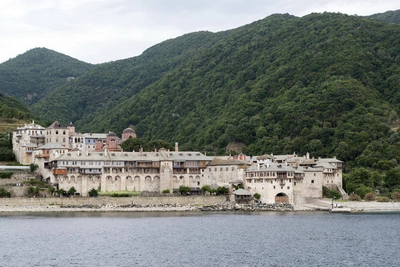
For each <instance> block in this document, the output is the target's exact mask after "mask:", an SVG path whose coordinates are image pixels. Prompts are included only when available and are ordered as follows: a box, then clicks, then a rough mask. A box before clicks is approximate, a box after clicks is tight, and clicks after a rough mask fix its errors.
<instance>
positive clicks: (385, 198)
mask: <svg viewBox="0 0 400 267" xmlns="http://www.w3.org/2000/svg"><path fill="white" fill-rule="evenodd" d="M376 201H378V202H389V198H388V197H377V198H376Z"/></svg>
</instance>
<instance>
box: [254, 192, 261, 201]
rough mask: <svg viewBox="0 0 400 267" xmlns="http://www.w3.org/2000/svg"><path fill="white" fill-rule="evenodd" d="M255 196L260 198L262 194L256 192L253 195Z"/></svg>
mask: <svg viewBox="0 0 400 267" xmlns="http://www.w3.org/2000/svg"><path fill="white" fill-rule="evenodd" d="M253 197H254V198H255V199H257V200H259V199H260V197H261V195H260V194H259V193H255V194H254V195H253Z"/></svg>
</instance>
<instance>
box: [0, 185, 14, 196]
mask: <svg viewBox="0 0 400 267" xmlns="http://www.w3.org/2000/svg"><path fill="white" fill-rule="evenodd" d="M6 197H7V198H9V197H11V193H10V192H8V191H7V190H6V189H5V188H3V187H1V188H0V198H6Z"/></svg>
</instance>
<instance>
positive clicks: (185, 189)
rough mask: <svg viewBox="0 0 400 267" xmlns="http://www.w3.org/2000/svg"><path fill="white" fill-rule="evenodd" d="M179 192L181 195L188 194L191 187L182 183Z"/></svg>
mask: <svg viewBox="0 0 400 267" xmlns="http://www.w3.org/2000/svg"><path fill="white" fill-rule="evenodd" d="M178 192H179V193H181V195H187V194H188V193H190V187H189V186H184V185H181V186H180V187H179V189H178Z"/></svg>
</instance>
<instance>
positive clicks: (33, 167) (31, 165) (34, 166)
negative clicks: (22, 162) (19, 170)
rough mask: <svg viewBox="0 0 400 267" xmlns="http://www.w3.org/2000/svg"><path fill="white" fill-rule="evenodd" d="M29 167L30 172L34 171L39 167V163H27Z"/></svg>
mask: <svg viewBox="0 0 400 267" xmlns="http://www.w3.org/2000/svg"><path fill="white" fill-rule="evenodd" d="M29 169H30V171H31V172H34V171H36V170H37V169H39V165H37V164H36V163H31V164H29Z"/></svg>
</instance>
